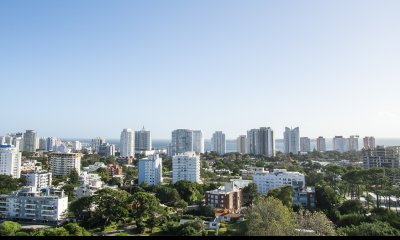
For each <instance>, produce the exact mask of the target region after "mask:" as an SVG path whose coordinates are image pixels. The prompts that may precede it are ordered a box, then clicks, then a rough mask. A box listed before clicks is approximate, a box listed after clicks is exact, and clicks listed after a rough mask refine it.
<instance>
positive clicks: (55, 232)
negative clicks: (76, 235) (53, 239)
mask: <svg viewBox="0 0 400 240" xmlns="http://www.w3.org/2000/svg"><path fill="white" fill-rule="evenodd" d="M43 234H44V236H69V232H68V231H67V230H66V229H65V228H63V227H59V228H48V229H45V230H44V231H43Z"/></svg>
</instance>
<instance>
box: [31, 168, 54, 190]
mask: <svg viewBox="0 0 400 240" xmlns="http://www.w3.org/2000/svg"><path fill="white" fill-rule="evenodd" d="M24 175H25V178H26V185H27V186H31V187H36V188H37V189H40V188H47V187H50V186H51V183H52V174H51V172H48V171H45V170H41V171H35V172H31V173H27V174H24Z"/></svg>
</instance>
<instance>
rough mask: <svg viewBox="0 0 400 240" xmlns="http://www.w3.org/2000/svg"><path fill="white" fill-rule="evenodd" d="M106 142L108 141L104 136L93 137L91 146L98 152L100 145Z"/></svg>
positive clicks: (94, 151)
mask: <svg viewBox="0 0 400 240" xmlns="http://www.w3.org/2000/svg"><path fill="white" fill-rule="evenodd" d="M105 142H106V139H105V138H102V137H97V138H94V139H92V143H91V147H92V151H93V153H98V152H99V150H100V146H101V145H102V144H103V143H105Z"/></svg>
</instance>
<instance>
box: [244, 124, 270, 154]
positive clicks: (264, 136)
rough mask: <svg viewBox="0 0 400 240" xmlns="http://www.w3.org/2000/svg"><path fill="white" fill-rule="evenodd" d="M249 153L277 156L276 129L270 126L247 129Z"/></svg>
mask: <svg viewBox="0 0 400 240" xmlns="http://www.w3.org/2000/svg"><path fill="white" fill-rule="evenodd" d="M246 139H247V143H246V147H247V153H249V154H254V155H263V156H267V157H274V156H275V138H274V131H273V130H272V129H271V128H270V127H261V128H259V129H251V130H249V131H247V138H246Z"/></svg>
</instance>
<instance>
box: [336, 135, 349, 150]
mask: <svg viewBox="0 0 400 240" xmlns="http://www.w3.org/2000/svg"><path fill="white" fill-rule="evenodd" d="M346 150H347V149H346V139H345V138H343V136H335V137H334V138H333V151H338V152H340V153H343V152H345V151H346Z"/></svg>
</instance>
